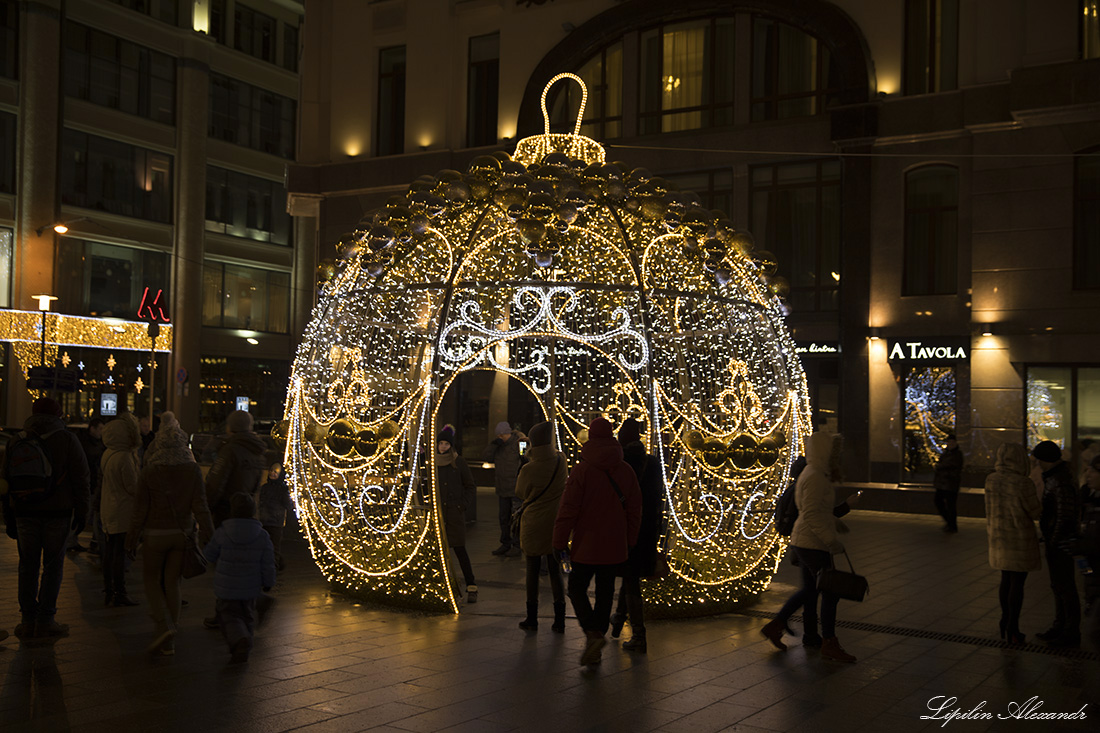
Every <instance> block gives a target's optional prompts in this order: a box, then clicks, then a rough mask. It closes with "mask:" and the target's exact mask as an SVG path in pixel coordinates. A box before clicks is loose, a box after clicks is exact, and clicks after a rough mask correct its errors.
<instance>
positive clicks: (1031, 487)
mask: <svg viewBox="0 0 1100 733" xmlns="http://www.w3.org/2000/svg"><path fill="white" fill-rule="evenodd" d="M1029 469H1030V466H1029V463H1028V459H1027V450H1025V449H1024V447H1023V446H1022V445H1019V444H1017V443H1004V444H1002V445H1001V446H1000V447H999V448H997V462H996V464H995V465H994V470H993V473H991V474H989V476H988V477H986V479H985V522H986V529H987V532H988V535H989V565H990V566H991V567H992V568H993V569H994V570H1000V571H1001V587H1000V594H999V595H1000V601H1001V622H1000V632H1001V638H1002V639H1005V640H1007V641H1008V642H1009V643H1012V644H1023V643H1024V635H1023V634H1022V633H1021V632H1020V609H1021V608H1023V605H1024V583H1025V582H1027V574H1028V573H1029V572H1030V571H1032V570H1038V569H1039V566H1040V563H1039V535H1038V533H1036V531H1035V522H1036V520H1038V519H1039V513H1040V511H1041V510H1042V507H1041V506H1040V504H1039V497H1037V496H1036V495H1035V484H1033V483H1032V482H1031V478H1030V477H1029V476H1028V473H1029Z"/></svg>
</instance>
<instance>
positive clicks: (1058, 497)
mask: <svg viewBox="0 0 1100 733" xmlns="http://www.w3.org/2000/svg"><path fill="white" fill-rule="evenodd" d="M1031 455H1033V456H1035V460H1036V461H1038V462H1039V467H1040V468H1041V469H1042V470H1043V496H1042V500H1041V502H1042V505H1043V509H1042V512H1041V513H1040V514H1039V530H1040V531H1041V532H1042V535H1043V544H1044V548H1045V549H1044V554H1045V555H1046V561H1047V572H1048V573H1050V589H1051V591H1053V593H1054V622H1053V623H1052V624H1051V625H1050V628H1049V629H1047V630H1046V631H1044V632H1042V633H1039V634H1036V635H1035V636H1036V637H1037V638H1039V639H1041V640H1042V641H1045V642H1047V644H1049V645H1050V646H1053V647H1076V646H1080V644H1081V600H1080V596H1079V595H1078V593H1077V575H1076V572H1075V570H1074V561H1073V555H1071V554H1070V553H1069V552H1066V550H1065V549H1064V547H1065V546H1066V543H1067V542H1070V541H1071V540H1073V539H1075V538H1076V536H1077V525H1078V521H1079V520H1080V518H1081V495H1080V493H1079V492H1078V491H1077V487H1076V486H1075V485H1074V484H1075V482H1074V480H1073V474H1072V473H1071V471H1070V470H1069V465H1068V464H1067V463H1066V462H1065V461H1063V460H1062V449H1061V448H1059V447H1058V445H1057V444H1056V443H1054V442H1052V441H1050V440H1044V441H1042V442H1041V443H1039V444H1038V445H1036V446H1035V448H1033V449H1032V451H1031Z"/></svg>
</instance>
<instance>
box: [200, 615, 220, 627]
mask: <svg viewBox="0 0 1100 733" xmlns="http://www.w3.org/2000/svg"><path fill="white" fill-rule="evenodd" d="M202 625H203V626H205V627H206V628H208V629H214V630H217V629H220V628H221V627H222V623H221V621H219V620H218V617H217V616H208V617H206V618H204V619H203V620H202Z"/></svg>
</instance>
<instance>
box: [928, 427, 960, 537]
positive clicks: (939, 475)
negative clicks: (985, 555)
mask: <svg viewBox="0 0 1100 733" xmlns="http://www.w3.org/2000/svg"><path fill="white" fill-rule="evenodd" d="M962 469H963V454H962V451H961V450H959V442H958V441H957V440H956V439H955V435H954V433H951V434H949V435H948V436H947V440H946V442H945V444H944V448H943V452H942V453H940V457H939V459H938V460H937V461H936V472H935V475H934V476H933V478H932V488H933V489H935V491H936V497H935V502H936V511H937V512H939V514H940V516H941V517H943V521H944V526H943V531H944V532H950V533H955V532H958V531H959V523H958V504H959V484H960V483H962Z"/></svg>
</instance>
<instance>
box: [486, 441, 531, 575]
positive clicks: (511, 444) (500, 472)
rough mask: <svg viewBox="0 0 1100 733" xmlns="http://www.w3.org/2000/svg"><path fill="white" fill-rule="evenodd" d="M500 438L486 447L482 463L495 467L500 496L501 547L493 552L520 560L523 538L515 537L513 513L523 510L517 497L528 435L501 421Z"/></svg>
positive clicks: (498, 514) (498, 496) (498, 509)
mask: <svg viewBox="0 0 1100 733" xmlns="http://www.w3.org/2000/svg"><path fill="white" fill-rule="evenodd" d="M495 433H496V437H495V438H494V439H493V441H492V442H491V443H489V445H488V446H487V447H486V448H485V452H484V454H482V457H481V458H482V460H483V461H485V462H486V463H492V464H493V465H494V473H495V479H494V488H495V489H496V494H497V522H498V523H499V524H500V547H498V548H497V549H495V550H493V554H494V555H507V556H508V557H517V556H519V554H520V549H519V538H518V537H513V536H512V529H511V527H512V513H513V512H515V510H516V509H518V508H519V499H518V498H516V478H517V477H518V476H519V469H520V467H521V466H522V465H523V463H524V458H523V456H522V455H521V453H520V445H519V444H520V442H521V441H523V442H526V441H527V436H526V435H524V434H523V433H521V432H520V431H519V430H513V429H512V426H511V425H510V424H509V423H507V422H505V421H503V420H502V421H500V422H498V423H497V426H496V428H495Z"/></svg>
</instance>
